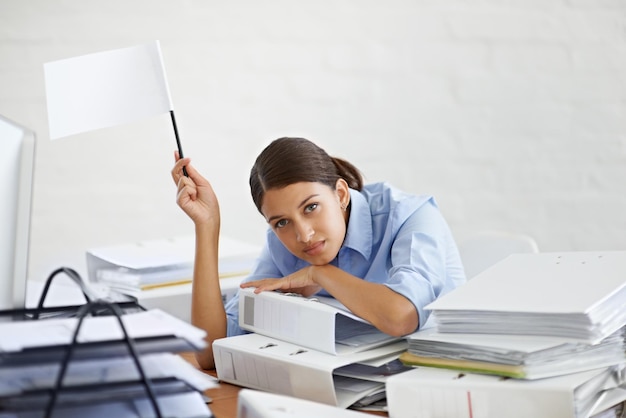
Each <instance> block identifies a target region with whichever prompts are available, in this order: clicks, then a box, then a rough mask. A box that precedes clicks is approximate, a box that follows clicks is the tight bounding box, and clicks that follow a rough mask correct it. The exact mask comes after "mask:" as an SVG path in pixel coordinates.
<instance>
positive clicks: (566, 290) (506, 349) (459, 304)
mask: <svg viewBox="0 0 626 418" xmlns="http://www.w3.org/2000/svg"><path fill="white" fill-rule="evenodd" d="M624 306H626V252H624V251H614V252H571V253H534V254H513V255H511V256H509V257H507V258H506V259H504V260H502V261H501V262H499V263H497V264H496V265H494V266H492V267H491V268H489V269H487V270H485V271H484V272H482V273H480V274H478V275H477V276H476V277H474V278H473V279H472V280H470V281H469V282H468V283H466V284H465V285H463V286H461V287H459V288H457V289H455V290H453V291H451V292H450V293H448V294H446V295H444V296H442V297H441V298H439V299H437V300H435V301H434V302H432V303H431V304H430V305H428V306H427V307H426V308H427V309H431V310H432V311H433V316H432V318H433V319H434V323H435V325H436V328H430V329H425V330H421V331H418V332H416V333H414V334H412V335H410V336H409V337H408V338H407V340H408V342H409V348H408V350H407V351H406V352H405V353H403V354H402V355H401V356H400V359H401V361H402V362H403V363H404V364H405V365H411V366H415V367H416V369H417V370H415V371H412V372H411V373H410V375H409V374H407V375H406V376H403V377H402V378H407V379H409V380H410V382H411V388H412V389H407V388H405V389H401V388H400V386H399V384H400V380H401V379H398V380H396V381H395V383H394V384H393V385H391V387H390V386H388V387H387V391H388V394H390V393H391V392H393V393H391V396H389V397H388V400H389V407H390V410H392V409H393V408H395V409H396V413H395V415H394V416H397V417H400V418H401V417H403V416H407V417H408V416H411V415H410V414H409V412H408V410H407V409H406V408H407V407H408V404H407V402H406V400H402V399H400V398H401V397H403V396H404V397H406V396H415V394H414V393H413V391H414V389H413V388H424V387H426V386H429V385H431V386H430V387H439V386H441V387H440V388H438V389H436V391H437V395H436V396H435V395H432V396H431V395H429V394H428V393H431V392H433V391H435V389H432V390H431V389H429V390H427V391H426V392H423V393H424V396H422V397H421V399H422V400H423V401H424V402H426V403H425V405H426V406H425V407H426V408H429V410H432V411H434V412H433V414H432V416H433V417H447V416H455V417H456V416H472V415H476V414H477V413H478V411H487V410H488V411H489V414H487V415H485V416H500V415H498V414H501V413H504V412H498V411H505V410H506V411H512V410H515V414H511V415H507V416H520V417H521V416H534V417H538V416H546V417H551V418H552V417H557V416H563V417H572V416H574V417H580V418H587V417H588V416H589V413H590V411H591V410H592V409H593V410H596V411H600V410H599V409H597V408H596V406H597V402H598V401H599V400H600V399H602V400H603V404H602V405H603V406H611V405H612V404H611V399H613V398H614V396H613V395H615V394H616V393H618V392H619V391H620V390H621V389H619V386H620V385H622V386H623V385H624V384H625V383H624V380H625V379H624V376H625V368H626V351H625V350H626V344H625V333H626V310H625V309H624ZM435 368H439V369H449V370H447V371H446V370H438V371H437V370H435ZM479 375H497V376H479ZM499 376H500V377H499ZM508 378H515V379H512V380H510V379H508ZM500 382H502V383H500ZM510 382H515V383H510ZM402 384H406V382H403V383H402ZM444 386H445V388H444ZM392 388H393V389H392ZM390 391H391V392H390ZM540 391H546V393H550V392H552V393H553V395H551V396H552V398H549V397H546V396H545V394H543V393H541V392H540ZM433 393H434V392H433ZM411 394H413V395H411ZM444 397H445V399H448V400H450V402H452V401H451V399H452V398H454V397H458V405H457V406H458V407H459V408H460V410H459V411H460V412H459V411H457V412H458V413H455V414H452V415H446V412H445V411H449V410H450V406H451V403H450V402H440V401H439V400H437V399H443V398H444ZM557 399H560V400H558V401H557ZM617 402H619V401H615V403H617ZM541 404H544V405H545V406H544V407H543V408H548V409H546V410H547V411H549V412H548V413H546V414H544V415H537V414H536V412H537V411H538V409H537V407H536V405H541ZM398 411H400V412H398ZM467 413H469V415H465V414H467ZM516 414H517V415H516Z"/></svg>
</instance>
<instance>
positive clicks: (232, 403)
mask: <svg viewBox="0 0 626 418" xmlns="http://www.w3.org/2000/svg"><path fill="white" fill-rule="evenodd" d="M180 355H181V357H182V358H184V359H185V360H187V361H188V362H189V363H191V364H193V365H194V366H195V367H196V368H197V369H198V370H201V371H202V372H204V373H207V374H209V375H211V376H213V377H217V374H216V373H215V370H202V369H200V367H199V366H198V362H197V361H196V358H195V357H194V354H193V353H181V354H180ZM241 389H242V388H241V386H235V385H231V384H230V383H224V382H220V386H219V387H218V388H215V389H209V390H207V391H205V392H204V394H205V395H206V396H208V397H210V398H211V399H212V400H213V402H211V403H210V404H209V408H211V412H213V415H214V416H215V418H237V395H238V394H239V391H240V390H241ZM368 414H371V415H378V416H383V417H387V416H388V415H387V413H384V412H368Z"/></svg>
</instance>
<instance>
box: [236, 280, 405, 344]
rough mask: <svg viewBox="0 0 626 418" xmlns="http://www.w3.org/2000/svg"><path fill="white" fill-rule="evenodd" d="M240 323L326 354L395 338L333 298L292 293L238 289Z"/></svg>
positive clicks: (249, 329) (247, 328) (250, 329)
mask: <svg viewBox="0 0 626 418" xmlns="http://www.w3.org/2000/svg"><path fill="white" fill-rule="evenodd" d="M239 326H240V327H241V328H243V329H246V330H248V331H252V332H256V333H259V334H263V335H267V336H269V337H273V338H277V339H280V340H283V341H287V342H291V343H294V344H298V345H301V346H304V347H307V348H312V349H315V350H319V351H322V352H324V353H329V354H335V355H337V354H349V353H357V352H361V351H365V350H369V349H371V348H374V347H379V346H381V345H383V344H387V343H389V342H391V341H393V340H398V338H396V337H392V336H390V335H387V334H384V333H383V332H381V331H379V330H378V329H376V328H375V327H374V326H373V325H372V324H370V323H369V322H367V321H365V320H363V319H361V318H359V317H358V316H356V315H354V314H353V313H351V312H350V311H349V310H347V309H346V308H345V307H343V305H341V304H340V303H339V302H338V301H336V300H335V299H333V298H328V297H313V298H304V297H302V296H298V295H295V294H292V293H280V292H260V293H258V294H255V293H254V289H252V288H247V289H241V291H240V292H239Z"/></svg>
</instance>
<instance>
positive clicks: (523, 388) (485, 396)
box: [387, 367, 624, 418]
mask: <svg viewBox="0 0 626 418" xmlns="http://www.w3.org/2000/svg"><path fill="white" fill-rule="evenodd" d="M620 384H622V385H623V384H624V370H621V373H620V371H619V369H617V368H602V369H596V370H592V371H586V372H581V373H576V374H569V375H564V376H559V377H553V378H548V379H539V380H533V381H528V380H518V379H508V378H501V377H497V376H487V375H479V374H471V373H469V374H464V373H459V372H456V371H452V370H444V369H436V368H430V367H418V368H415V369H414V370H412V371H409V372H406V373H402V374H399V375H396V376H392V377H390V378H389V379H388V380H387V406H388V408H389V416H391V417H394V418H414V417H429V418H501V417H506V418H528V417H533V418H587V417H589V416H590V415H591V414H593V413H596V412H601V411H603V410H604V409H606V408H608V407H610V406H612V405H614V404H615V403H618V402H621V401H623V400H624V399H615V398H612V399H611V396H610V395H612V394H613V392H614V391H620V389H619V385H620Z"/></svg>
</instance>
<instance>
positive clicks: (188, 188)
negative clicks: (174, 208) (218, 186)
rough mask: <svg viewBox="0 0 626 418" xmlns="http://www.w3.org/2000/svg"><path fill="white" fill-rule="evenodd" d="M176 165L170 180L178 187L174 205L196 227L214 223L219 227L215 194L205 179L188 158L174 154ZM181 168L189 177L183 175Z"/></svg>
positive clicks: (218, 210)
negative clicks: (176, 205) (178, 207)
mask: <svg viewBox="0 0 626 418" xmlns="http://www.w3.org/2000/svg"><path fill="white" fill-rule="evenodd" d="M174 159H175V161H176V163H175V164H174V168H172V179H173V180H174V183H175V184H176V186H177V187H178V192H177V195H176V203H177V204H178V206H180V208H181V209H182V210H183V211H184V212H185V213H186V214H187V215H188V216H189V217H190V218H191V220H192V221H193V222H194V223H195V224H196V226H199V225H203V224H205V223H214V224H216V225H217V226H219V223H220V208H219V203H218V201H217V197H216V196H215V192H214V191H213V188H212V187H211V184H210V183H209V182H208V180H207V179H205V178H204V177H202V175H201V174H200V173H198V171H196V169H195V168H194V167H193V166H192V165H191V160H190V159H189V158H180V157H179V155H178V151H175V152H174ZM183 167H185V169H186V170H187V174H189V177H186V176H185V175H184V173H183Z"/></svg>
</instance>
